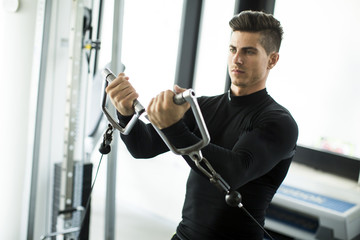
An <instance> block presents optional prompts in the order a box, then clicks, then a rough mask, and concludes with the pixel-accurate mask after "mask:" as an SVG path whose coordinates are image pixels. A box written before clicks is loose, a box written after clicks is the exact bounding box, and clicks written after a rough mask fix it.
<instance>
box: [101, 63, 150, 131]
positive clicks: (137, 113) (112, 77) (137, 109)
mask: <svg viewBox="0 0 360 240" xmlns="http://www.w3.org/2000/svg"><path fill="white" fill-rule="evenodd" d="M102 74H103V76H104V78H105V80H106V81H105V87H104V92H103V101H102V105H101V108H102V110H103V112H104V114H105V116H106V117H107V119H108V120H109V122H110V123H111V125H112V126H113V127H114V128H116V129H117V130H119V131H120V132H121V133H122V134H124V135H128V134H129V133H130V131H131V129H132V128H133V127H134V125H135V123H136V121H137V120H138V118H139V117H140V115H141V114H142V113H144V112H145V108H144V107H143V106H142V105H141V104H140V102H139V101H138V100H135V101H134V105H133V106H134V110H135V114H134V115H133V116H132V118H131V120H130V121H129V122H128V124H127V125H126V126H125V127H124V128H123V127H121V126H120V125H119V124H118V122H117V121H116V120H115V119H114V118H113V117H112V116H111V114H110V113H109V111H108V109H107V108H106V99H107V98H106V97H107V94H106V92H105V88H106V87H107V85H108V84H109V83H111V82H112V81H114V80H115V78H116V76H115V75H114V74H113V73H112V72H111V70H110V69H108V68H105V69H104V70H103V71H102Z"/></svg>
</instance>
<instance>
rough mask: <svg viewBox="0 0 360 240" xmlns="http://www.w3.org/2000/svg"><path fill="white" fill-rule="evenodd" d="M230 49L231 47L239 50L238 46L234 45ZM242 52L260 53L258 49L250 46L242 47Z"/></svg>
mask: <svg viewBox="0 0 360 240" xmlns="http://www.w3.org/2000/svg"><path fill="white" fill-rule="evenodd" d="M229 47H230V48H237V47H236V46H234V45H232V44H230V45H229ZM241 50H243V51H246V50H253V51H258V49H257V48H256V47H251V46H249V47H242V48H241Z"/></svg>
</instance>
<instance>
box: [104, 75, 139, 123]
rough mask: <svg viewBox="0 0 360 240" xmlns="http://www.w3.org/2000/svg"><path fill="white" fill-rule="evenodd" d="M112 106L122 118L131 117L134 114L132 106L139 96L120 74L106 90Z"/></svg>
mask: <svg viewBox="0 0 360 240" xmlns="http://www.w3.org/2000/svg"><path fill="white" fill-rule="evenodd" d="M106 93H107V94H108V95H109V97H110V100H111V102H112V104H113V105H114V106H115V107H116V109H117V110H118V111H119V113H120V114H121V115H123V116H131V115H133V114H134V113H135V110H134V107H133V104H134V101H135V99H137V98H138V97H139V94H137V92H136V91H135V89H134V87H133V86H132V85H131V84H130V82H129V77H127V76H126V75H125V74H124V73H120V74H119V75H118V76H117V78H116V79H115V80H114V81H112V82H111V83H110V84H109V85H108V86H107V88H106Z"/></svg>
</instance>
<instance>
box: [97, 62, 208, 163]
mask: <svg viewBox="0 0 360 240" xmlns="http://www.w3.org/2000/svg"><path fill="white" fill-rule="evenodd" d="M102 73H103V76H104V77H105V79H106V81H105V88H106V87H107V85H108V83H110V82H112V81H114V79H115V78H116V76H115V75H114V74H113V73H112V72H111V70H110V69H108V68H105V69H104V70H103V72H102ZM105 88H104V95H103V102H102V110H103V112H104V114H105V115H106V117H107V119H108V120H109V122H110V123H111V124H112V125H113V127H114V128H116V129H118V130H119V131H120V132H121V133H122V134H124V135H127V134H129V132H130V131H131V129H132V128H133V127H134V125H135V122H136V121H137V120H138V118H139V117H140V115H141V114H142V113H144V112H145V108H144V107H143V106H142V105H141V104H140V102H139V101H138V100H135V101H134V109H135V114H134V115H133V117H132V118H131V120H130V121H129V123H128V124H127V125H126V126H125V128H123V127H121V126H120V125H119V124H118V123H117V121H116V120H115V119H114V118H113V117H112V116H111V115H110V113H109V111H108V110H107V108H106V97H107V94H106V92H105ZM185 102H189V103H190V106H191V109H192V111H193V114H194V116H195V119H196V122H197V125H198V127H199V130H200V133H201V137H202V140H201V141H199V142H197V143H196V144H194V145H193V146H190V147H186V148H180V149H178V148H176V147H174V146H173V145H172V144H171V143H170V142H169V140H168V139H167V138H166V136H165V135H164V134H163V133H162V132H161V130H160V129H158V128H157V127H156V126H154V125H153V126H154V128H155V130H156V131H157V132H158V134H159V135H160V137H161V138H162V139H163V141H164V142H165V144H166V145H167V146H168V148H169V149H170V150H171V151H172V152H173V153H175V154H177V155H190V156H195V157H196V158H198V157H199V158H202V156H201V152H200V149H202V148H203V147H205V146H206V145H208V144H209V142H210V135H209V132H208V130H207V128H206V124H205V121H204V118H203V116H202V114H201V111H200V107H199V104H198V102H197V100H196V97H195V92H194V90H192V89H188V90H186V91H184V92H182V93H179V94H175V95H174V103H175V104H178V105H181V104H183V103H185ZM145 117H146V118H147V116H145Z"/></svg>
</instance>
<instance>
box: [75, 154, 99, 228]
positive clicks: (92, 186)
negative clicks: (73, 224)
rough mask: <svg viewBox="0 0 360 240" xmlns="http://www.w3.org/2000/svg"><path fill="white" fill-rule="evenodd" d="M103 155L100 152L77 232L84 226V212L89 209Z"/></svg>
mask: <svg viewBox="0 0 360 240" xmlns="http://www.w3.org/2000/svg"><path fill="white" fill-rule="evenodd" d="M103 157H104V154H101V157H100V160H99V164H98V167H97V169H96V173H95V177H94V181H93V183H92V184H91V189H90V193H89V197H88V199H87V202H86V206H85V210H84V214H83V217H82V219H81V224H80V230H79V234H80V233H81V230H82V228H83V226H84V220H85V216H86V213H87V211H88V210H89V205H90V199H91V194H92V191H93V189H94V185H95V183H96V179H97V176H98V173H99V169H100V165H101V162H102V159H103Z"/></svg>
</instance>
